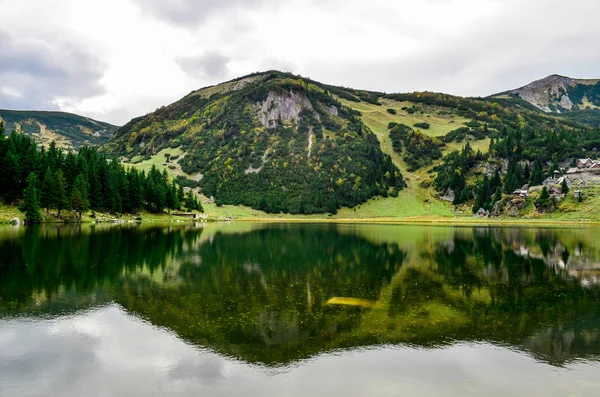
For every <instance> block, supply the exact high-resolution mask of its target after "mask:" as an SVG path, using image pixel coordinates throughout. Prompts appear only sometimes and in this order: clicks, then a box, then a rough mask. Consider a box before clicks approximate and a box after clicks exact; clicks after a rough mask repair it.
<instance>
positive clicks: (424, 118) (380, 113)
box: [340, 99, 469, 136]
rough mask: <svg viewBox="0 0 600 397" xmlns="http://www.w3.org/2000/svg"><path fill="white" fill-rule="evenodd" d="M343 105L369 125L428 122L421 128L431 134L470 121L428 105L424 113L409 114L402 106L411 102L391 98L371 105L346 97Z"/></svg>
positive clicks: (409, 124) (445, 131) (439, 134)
mask: <svg viewBox="0 0 600 397" xmlns="http://www.w3.org/2000/svg"><path fill="white" fill-rule="evenodd" d="M340 101H341V102H342V104H343V105H345V106H348V107H351V108H354V109H356V110H358V111H360V112H361V113H362V118H363V121H364V122H365V123H367V124H369V125H372V126H377V127H379V128H381V127H384V128H386V130H387V125H388V123H389V122H392V121H393V122H396V123H401V124H405V125H407V126H409V127H412V128H414V125H415V123H428V124H430V127H429V129H426V130H424V129H420V131H421V132H422V133H424V134H427V135H430V136H442V135H446V134H447V133H448V132H450V131H452V130H455V129H457V128H459V127H462V126H464V123H465V122H467V121H469V119H466V118H464V117H460V116H457V115H451V114H440V113H443V110H444V109H443V108H438V107H433V106H428V107H425V108H424V113H414V114H408V112H407V111H406V110H402V107H411V106H413V103H411V102H397V101H394V100H391V99H383V100H381V103H382V104H383V105H382V106H376V105H371V104H369V103H366V102H359V103H357V102H351V101H347V100H345V99H341V100H340ZM387 109H394V110H396V114H390V113H388V112H387Z"/></svg>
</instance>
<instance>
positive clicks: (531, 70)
mask: <svg viewBox="0 0 600 397" xmlns="http://www.w3.org/2000/svg"><path fill="white" fill-rule="evenodd" d="M542 5H544V6H545V7H542ZM515 6H516V4H515V3H513V4H508V5H507V7H506V9H505V10H504V12H503V13H502V14H501V15H495V16H493V17H490V18H484V19H482V20H481V21H479V22H478V24H477V26H475V27H473V29H469V30H468V31H466V32H465V33H464V34H463V35H462V36H456V35H449V36H448V37H439V38H437V40H436V41H435V42H434V43H431V45H430V46H428V47H426V48H423V50H422V51H419V52H417V53H414V54H411V55H410V56H409V57H395V58H390V59H386V60H382V61H378V62H373V61H372V60H368V59H365V60H364V61H359V62H350V63H348V62H345V63H344V62H336V61H335V60H328V61H324V62H319V63H312V64H307V65H305V67H304V68H303V70H302V74H305V75H307V76H310V77H312V78H314V79H316V80H321V81H324V82H328V83H331V84H339V85H345V86H350V87H355V88H362V89H370V90H378V91H387V92H407V91H422V90H428V91H436V92H445V93H449V94H455V95H465V96H487V95H491V94H494V93H497V92H501V91H506V90H508V89H512V88H517V87H520V86H522V85H525V84H528V83H530V82H531V81H533V80H537V79H540V78H543V77H545V76H547V75H550V74H555V73H556V74H563V75H567V76H570V77H574V78H598V77H600V67H599V66H600V52H599V51H597V50H596V49H597V48H600V25H598V24H597V23H596V22H595V19H594V18H592V17H590V16H591V15H597V14H598V13H600V3H598V2H595V3H594V2H589V1H588V2H585V1H582V2H581V3H580V4H578V6H576V5H573V7H565V6H564V4H563V5H562V6H561V2H559V1H552V2H546V3H544V2H543V1H542V0H535V1H532V2H531V4H527V6H528V7H529V8H530V9H528V10H521V11H522V12H521V13H517V12H516V7H515ZM577 7H579V8H577ZM536 8H537V9H542V8H543V9H544V12H543V13H541V14H540V15H538V14H537V13H536V12H534V11H535V9H536ZM532 10H534V11H532Z"/></svg>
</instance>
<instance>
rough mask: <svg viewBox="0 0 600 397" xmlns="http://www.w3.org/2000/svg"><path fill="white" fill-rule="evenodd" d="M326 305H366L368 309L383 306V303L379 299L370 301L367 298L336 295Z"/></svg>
mask: <svg viewBox="0 0 600 397" xmlns="http://www.w3.org/2000/svg"><path fill="white" fill-rule="evenodd" d="M325 305H342V306H358V307H365V308H368V309H378V308H381V304H379V303H378V302H377V301H370V300H367V299H358V298H346V297H342V296H334V297H333V298H331V299H329V300H328V301H327V303H325Z"/></svg>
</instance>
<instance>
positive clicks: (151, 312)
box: [0, 223, 600, 397]
mask: <svg viewBox="0 0 600 397" xmlns="http://www.w3.org/2000/svg"><path fill="white" fill-rule="evenodd" d="M599 231H600V230H598V229H596V228H591V227H587V228H571V229H565V228H560V229H559V228H521V227H451V226H437V227H436V226H421V225H369V224H254V223H218V224H208V225H190V224H171V225H168V226H164V225H161V226H152V225H140V226H101V225H96V226H92V225H83V226H60V227H41V228H23V227H21V228H12V227H4V228H0V396H11V397H12V396H200V395H201V396H311V397H317V396H344V397H350V396H399V395H406V396H419V397H425V396H461V397H464V396H486V397H492V396H544V397H548V396H598V395H599V393H600V392H599V390H600V286H599V282H600V233H599Z"/></svg>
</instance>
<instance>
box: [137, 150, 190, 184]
mask: <svg viewBox="0 0 600 397" xmlns="http://www.w3.org/2000/svg"><path fill="white" fill-rule="evenodd" d="M166 153H169V154H170V155H171V156H180V157H179V159H177V161H181V160H182V157H181V156H182V155H183V151H182V150H181V149H180V148H167V149H163V150H161V151H160V152H158V153H156V154H155V155H154V156H152V157H151V158H150V159H149V160H142V161H140V160H141V157H140V156H135V157H133V158H132V159H131V160H130V161H129V162H127V163H125V164H126V165H129V166H133V167H135V168H137V169H138V170H140V171H142V170H143V171H146V174H147V173H148V171H150V169H151V168H152V166H153V165H154V166H156V168H158V170H159V171H160V172H163V170H167V172H168V173H169V176H170V177H171V178H175V177H177V176H178V175H183V176H186V177H189V175H187V174H186V173H184V172H183V171H182V170H181V167H179V166H177V168H176V169H175V170H173V169H171V168H169V166H168V165H169V164H174V165H175V164H176V162H174V161H171V162H170V163H166V165H165V162H166V161H167V158H166V157H165V154H166Z"/></svg>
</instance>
